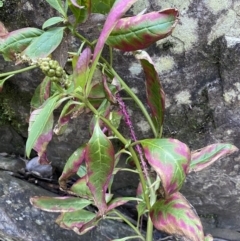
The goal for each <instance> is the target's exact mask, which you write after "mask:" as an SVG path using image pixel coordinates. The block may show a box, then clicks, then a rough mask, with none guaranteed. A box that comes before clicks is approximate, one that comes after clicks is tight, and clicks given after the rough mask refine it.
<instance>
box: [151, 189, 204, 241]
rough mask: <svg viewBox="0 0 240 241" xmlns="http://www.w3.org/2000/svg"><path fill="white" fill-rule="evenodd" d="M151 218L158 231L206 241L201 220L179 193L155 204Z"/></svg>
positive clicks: (192, 239)
mask: <svg viewBox="0 0 240 241" xmlns="http://www.w3.org/2000/svg"><path fill="white" fill-rule="evenodd" d="M150 217H151V220H152V222H153V225H154V227H155V228H156V229H158V230H161V231H164V232H166V233H169V234H172V235H177V236H183V237H185V238H187V239H188V240H191V241H202V240H204V233H203V227H202V223H201V220H200V218H199V217H198V215H197V214H196V212H195V210H194V209H193V207H192V206H191V205H190V204H189V202H188V201H187V199H186V198H185V197H184V196H183V195H182V194H181V193H179V192H176V193H173V194H172V195H170V196H169V197H168V198H167V199H160V200H158V201H156V202H155V204H154V205H153V206H152V208H151V210H150Z"/></svg>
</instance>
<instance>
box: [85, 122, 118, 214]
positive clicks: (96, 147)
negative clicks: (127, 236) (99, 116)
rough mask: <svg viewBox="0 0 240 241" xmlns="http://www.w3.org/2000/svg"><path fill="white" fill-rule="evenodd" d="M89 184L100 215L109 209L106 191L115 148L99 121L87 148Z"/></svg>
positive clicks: (111, 170) (112, 167)
mask: <svg viewBox="0 0 240 241" xmlns="http://www.w3.org/2000/svg"><path fill="white" fill-rule="evenodd" d="M86 167H87V176H88V182H87V185H88V187H89V189H90V190H91V192H92V195H93V198H94V202H95V205H96V206H97V207H98V209H99V213H100V215H103V214H104V213H105V211H106V210H107V204H106V200H105V193H106V190H107V187H108V184H109V181H110V179H111V176H112V173H113V169H114V148H113V145H112V143H111V142H110V141H109V139H108V138H107V137H106V136H105V135H104V134H103V132H102V130H101V129H100V126H99V124H98V122H97V123H96V125H95V128H94V131H93V135H92V137H91V139H90V140H89V142H88V144H87V148H86Z"/></svg>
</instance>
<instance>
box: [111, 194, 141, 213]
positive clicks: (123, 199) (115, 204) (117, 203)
mask: <svg viewBox="0 0 240 241" xmlns="http://www.w3.org/2000/svg"><path fill="white" fill-rule="evenodd" d="M130 201H141V199H139V198H134V197H120V198H115V199H114V200H112V201H111V202H110V203H109V204H108V209H107V211H110V210H112V209H114V208H116V207H119V206H121V205H123V204H125V203H127V202H130Z"/></svg>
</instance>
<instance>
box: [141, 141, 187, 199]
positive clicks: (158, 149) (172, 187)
mask: <svg viewBox="0 0 240 241" xmlns="http://www.w3.org/2000/svg"><path fill="white" fill-rule="evenodd" d="M141 144H142V146H143V150H144V153H145V156H146V159H147V161H148V163H149V164H150V165H151V166H152V167H153V169H154V170H155V171H156V172H157V174H158V175H159V177H160V179H161V185H162V188H163V190H164V194H165V197H168V196H169V195H171V194H172V193H174V192H176V191H178V190H179V189H180V188H181V187H182V185H183V183H184V180H185V178H186V174H187V173H188V170H189V165H190V150H189V148H188V147H187V146H186V145H185V144H184V143H182V142H180V141H178V140H176V139H145V140H142V141H141Z"/></svg>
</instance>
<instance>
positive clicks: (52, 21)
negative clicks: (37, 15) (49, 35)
mask: <svg viewBox="0 0 240 241" xmlns="http://www.w3.org/2000/svg"><path fill="white" fill-rule="evenodd" d="M64 21H65V19H64V18H61V17H52V18H49V19H48V20H47V21H45V22H44V23H43V26H42V29H45V28H48V27H51V26H53V25H55V24H57V23H62V22H64Z"/></svg>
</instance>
